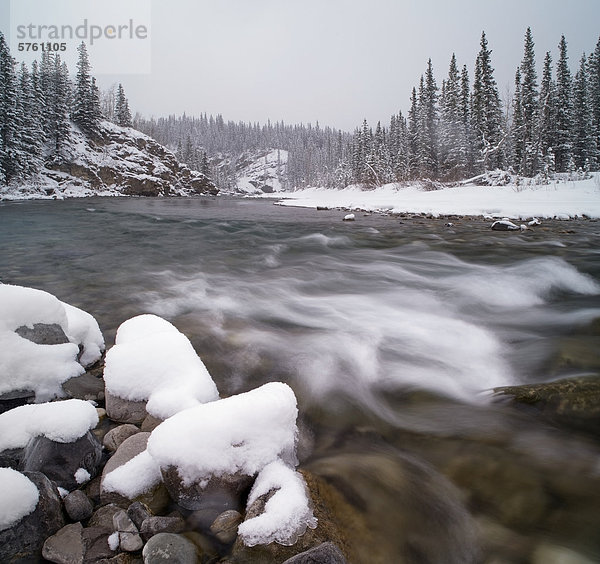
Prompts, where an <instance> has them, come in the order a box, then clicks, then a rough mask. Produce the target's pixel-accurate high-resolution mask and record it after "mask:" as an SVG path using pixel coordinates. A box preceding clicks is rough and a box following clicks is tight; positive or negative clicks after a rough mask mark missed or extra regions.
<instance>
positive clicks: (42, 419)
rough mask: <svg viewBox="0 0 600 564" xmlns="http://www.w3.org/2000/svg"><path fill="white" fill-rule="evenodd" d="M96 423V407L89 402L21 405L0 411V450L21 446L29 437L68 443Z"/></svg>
mask: <svg viewBox="0 0 600 564" xmlns="http://www.w3.org/2000/svg"><path fill="white" fill-rule="evenodd" d="M97 424H98V413H97V412H96V408H95V407H94V406H93V405H92V404H91V403H89V402H87V401H83V400H78V399H69V400H65V401H56V402H50V403H39V404H31V405H22V406H21V407H15V408H14V409H11V410H10V411H6V412H4V413H2V414H0V452H1V451H3V450H6V449H9V448H24V447H25V446H26V445H27V443H28V442H29V440H30V439H32V438H33V437H38V436H44V437H46V438H48V439H50V440H52V441H56V442H58V443H71V442H74V441H76V440H77V439H79V438H80V437H83V435H85V434H86V433H87V432H88V431H89V430H90V429H93V428H94V427H96V425H97Z"/></svg>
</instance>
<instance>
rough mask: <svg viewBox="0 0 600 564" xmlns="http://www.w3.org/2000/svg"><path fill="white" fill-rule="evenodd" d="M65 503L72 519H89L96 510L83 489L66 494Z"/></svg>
mask: <svg viewBox="0 0 600 564" xmlns="http://www.w3.org/2000/svg"><path fill="white" fill-rule="evenodd" d="M63 503H64V505H65V511H66V512H67V515H68V516H69V519H71V521H84V520H85V519H89V518H90V517H91V516H92V513H93V512H94V507H93V505H92V502H91V501H90V500H89V498H88V497H87V496H86V495H85V494H84V493H83V492H82V491H81V490H75V491H72V492H71V493H70V494H68V495H66V496H65V497H64V499H63Z"/></svg>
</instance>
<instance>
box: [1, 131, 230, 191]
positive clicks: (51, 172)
mask: <svg viewBox="0 0 600 564" xmlns="http://www.w3.org/2000/svg"><path fill="white" fill-rule="evenodd" d="M218 191H219V190H218V189H217V187H216V186H215V185H214V183H213V182H212V181H211V180H210V179H209V178H208V177H206V176H205V175H203V174H202V173H200V172H198V171H194V170H190V169H189V168H188V167H187V166H186V165H185V164H182V163H180V162H179V161H178V160H177V158H176V157H175V155H174V154H173V153H172V152H171V151H169V150H168V149H166V148H165V147H163V146H162V145H160V144H159V143H158V142H156V141H155V140H154V139H152V138H151V137H148V136H147V135H144V134H143V133H140V132H139V131H136V130H135V129H133V128H125V127H118V126H117V125H115V124H113V123H110V122H108V121H104V122H102V123H101V125H100V130H99V133H98V135H97V136H96V137H95V138H94V139H89V138H87V137H86V136H84V135H83V134H82V133H81V132H80V131H79V130H78V129H76V128H75V127H74V126H73V125H72V126H71V132H70V143H69V144H68V146H67V147H66V149H65V150H64V152H63V155H62V156H61V157H60V158H57V157H56V156H54V157H53V158H52V159H49V160H48V161H47V162H46V163H44V168H43V169H42V170H41V171H40V172H39V173H38V174H37V175H36V176H35V178H33V179H32V181H31V182H28V185H27V186H17V187H14V189H11V190H7V191H6V193H3V194H2V196H1V197H5V198H11V199H12V198H18V196H19V194H22V195H23V197H46V198H48V197H50V198H52V197H76V196H93V195H96V194H100V195H127V196H191V195H196V194H212V195H215V194H217V193H218Z"/></svg>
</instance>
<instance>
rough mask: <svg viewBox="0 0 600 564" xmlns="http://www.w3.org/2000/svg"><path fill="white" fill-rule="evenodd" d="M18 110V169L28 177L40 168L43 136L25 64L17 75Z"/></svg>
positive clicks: (39, 116)
mask: <svg viewBox="0 0 600 564" xmlns="http://www.w3.org/2000/svg"><path fill="white" fill-rule="evenodd" d="M18 108H19V112H18V113H19V114H20V117H19V126H20V135H19V138H20V139H19V145H20V147H19V155H20V158H21V159H22V163H21V165H20V168H21V169H22V170H23V172H24V174H25V175H26V176H28V175H31V174H33V173H34V172H36V171H37V170H39V168H40V167H41V164H42V148H43V141H44V134H43V131H42V123H41V121H42V120H41V114H40V112H39V106H38V101H37V99H36V91H35V89H34V86H33V81H32V79H31V75H30V74H29V70H28V68H27V66H26V65H25V63H22V64H21V69H20V73H19V93H18Z"/></svg>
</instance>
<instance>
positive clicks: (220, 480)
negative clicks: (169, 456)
mask: <svg viewBox="0 0 600 564" xmlns="http://www.w3.org/2000/svg"><path fill="white" fill-rule="evenodd" d="M161 474H162V477H163V483H164V484H165V486H166V488H167V490H168V491H169V495H170V496H171V499H173V501H175V502H176V503H177V504H178V505H180V506H181V507H183V508H184V509H189V510H192V511H195V510H199V509H205V508H207V507H211V508H217V507H218V509H219V511H218V513H217V515H218V514H219V513H222V512H223V511H226V510H228V509H234V510H236V511H237V510H240V509H241V508H242V506H243V499H245V498H246V496H247V495H248V492H249V491H250V488H251V487H252V484H253V482H254V478H253V477H252V476H247V475H245V474H240V473H236V474H229V475H224V476H220V477H216V476H211V477H210V478H209V479H208V480H207V481H206V483H203V484H200V483H192V484H184V483H183V481H182V479H181V476H180V475H179V472H178V470H177V468H176V467H175V466H169V467H168V468H161Z"/></svg>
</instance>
